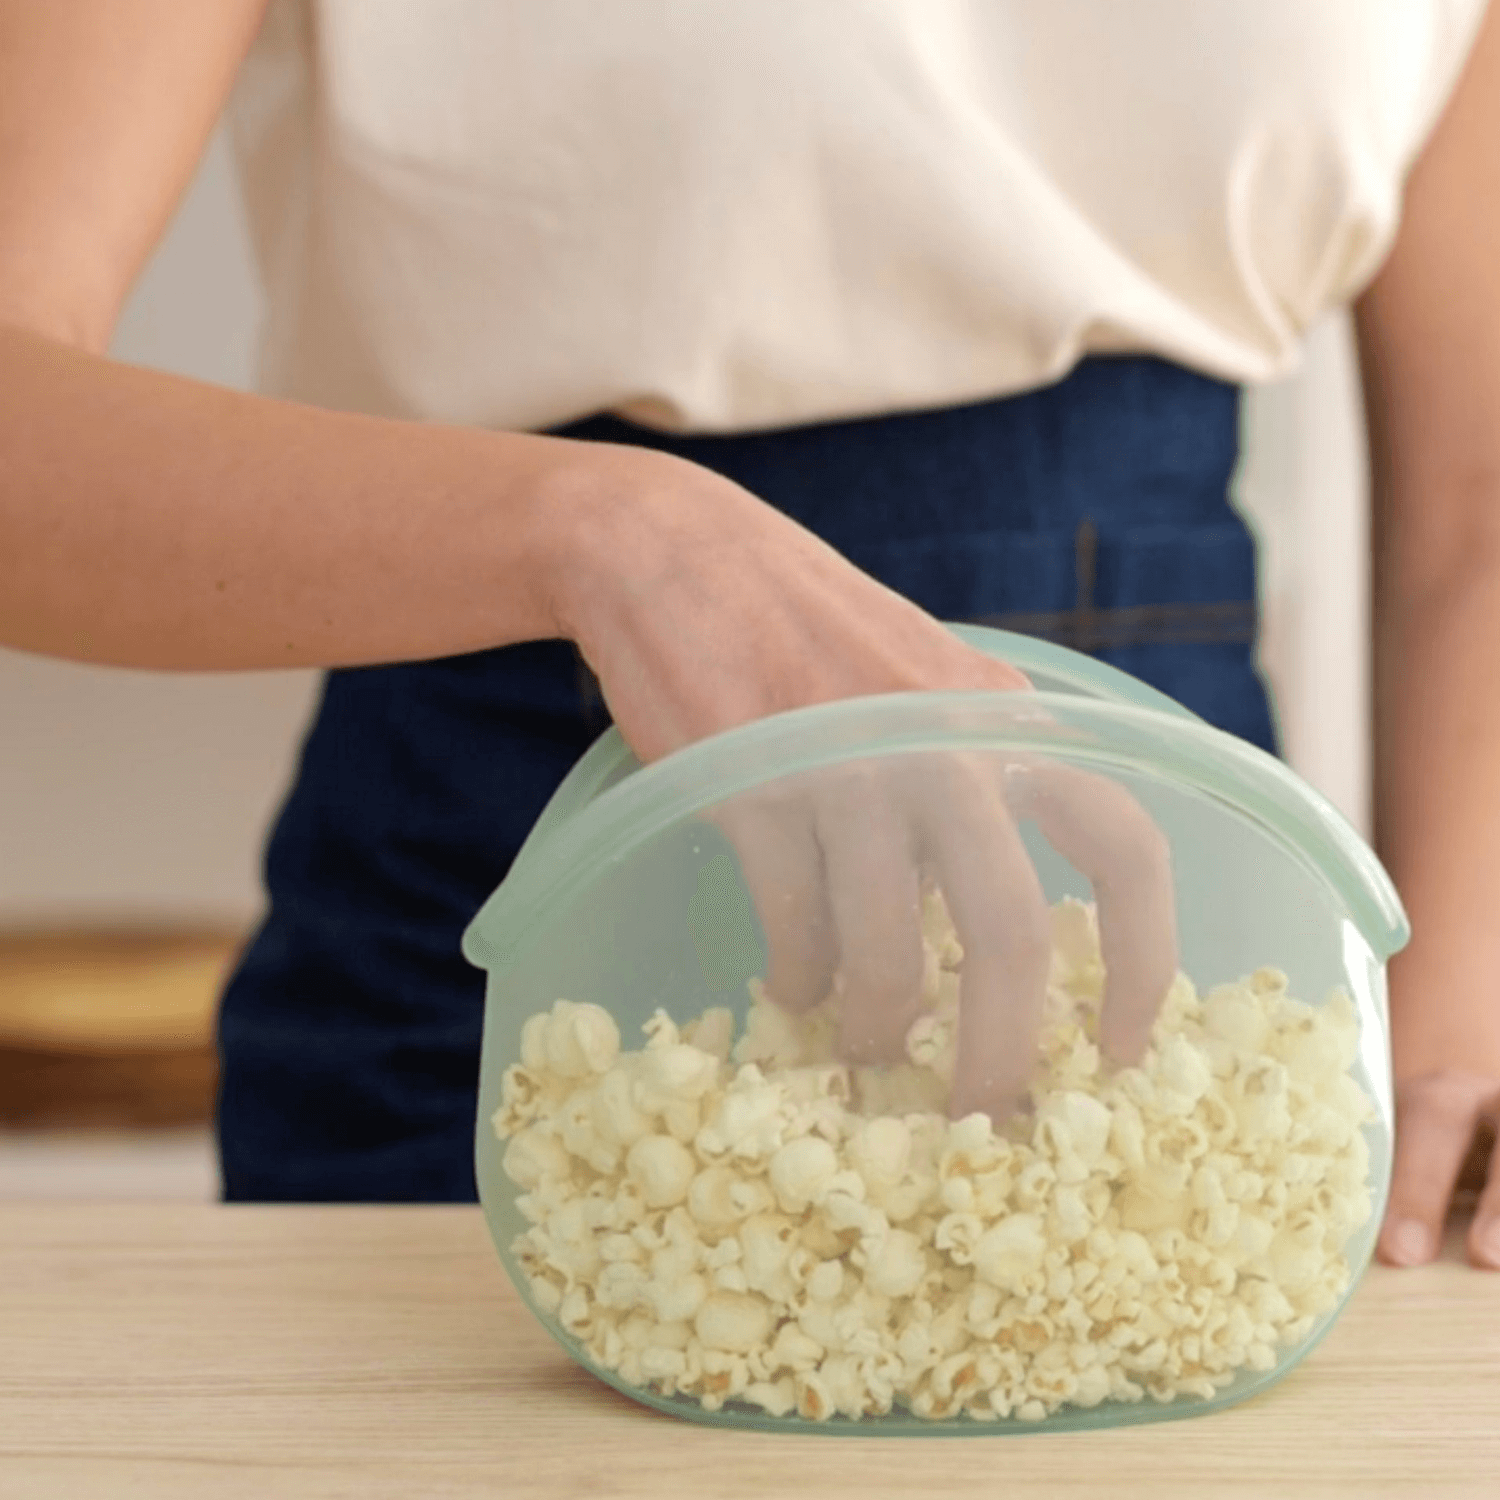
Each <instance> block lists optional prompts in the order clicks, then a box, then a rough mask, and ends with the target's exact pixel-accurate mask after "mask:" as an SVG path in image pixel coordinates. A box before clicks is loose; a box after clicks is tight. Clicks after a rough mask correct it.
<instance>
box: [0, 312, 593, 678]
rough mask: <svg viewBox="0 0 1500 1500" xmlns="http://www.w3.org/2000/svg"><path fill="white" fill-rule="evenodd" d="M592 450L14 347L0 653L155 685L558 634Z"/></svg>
mask: <svg viewBox="0 0 1500 1500" xmlns="http://www.w3.org/2000/svg"><path fill="white" fill-rule="evenodd" d="M597 466H598V460H597V459H596V458H594V457H593V456H592V455H587V456H586V455H585V454H584V445H581V444H574V443H565V442H562V441H560V440H556V439H550V438H543V437H533V436H527V435H521V434H504V433H490V432H483V431H475V430H468V429H461V428H452V427H435V426H424V425H421V424H417V423H409V422H395V421H385V420H380V419H376V418H370V417H363V416H355V415H346V414H342V413H334V412H326V411H321V410H317V409H315V408H311V407H303V406H297V405H294V404H291V403H286V402H278V401H270V400H264V399H260V398H257V397H253V396H245V395H240V394H236V393H233V392H229V391H224V390H220V389H216V388H214V387H211V386H206V385H202V384H199V383H196V382H193V381H188V380H182V379H178V378H175V377H171V376H165V375H159V374H154V373H149V372H146V371H143V370H138V369H133V368H130V367H126V366H122V365H118V364H114V363H112V362H110V361H107V360H105V359H101V358H98V357H95V356H93V355H89V354H84V353H80V352H77V351H75V350H73V349H71V348H68V347H66V346H64V345H62V344H61V343H57V342H53V341H52V340H50V339H47V338H44V337H41V336H39V335H37V334H33V333H31V332H29V331H24V330H21V329H14V328H0V643H4V644H6V645H11V646H17V647H20V648H22V649H26V650H32V651H37V652H42V653H46V654H51V655H57V656H65V657H72V658H75V659H79V660H86V661H96V662H110V663H118V664H126V665H133V666H141V667H156V668H251V667H277V666H288V667H290V666H307V665H345V664H355V663H365V662H375V661H388V660H409V659H419V658H426V657H433V656H441V655H448V654H454V653H458V652H463V651H470V650H477V649H481V648H484V647H488V646H493V645H498V644H503V643H506V642H510V641H519V640H528V639H539V638H544V637H547V636H550V635H555V634H558V633H559V628H558V622H557V616H556V601H555V599H554V598H553V595H552V589H553V587H554V584H555V582H556V580H557V579H558V578H559V577H560V576H561V572H562V571H563V561H564V556H565V554H566V552H567V548H568V533H567V526H568V515H567V511H568V505H567V497H568V496H569V495H570V494H572V493H574V492H575V491H576V489H577V485H576V484H575V482H574V481H575V478H576V476H577V475H578V474H579V473H590V472H592V470H593V469H594V468H596V467H597Z"/></svg>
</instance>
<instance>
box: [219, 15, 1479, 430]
mask: <svg viewBox="0 0 1500 1500" xmlns="http://www.w3.org/2000/svg"><path fill="white" fill-rule="evenodd" d="M1482 10H1483V0H1128V3H1122V0H425V3H422V4H414V3H411V0H273V5H272V9H271V12H270V14H269V16H268V18H267V21H266V24H265V26H264V29H263V32H262V35H261V37H260V39H259V40H258V42H257V44H256V47H255V49H254V51H253V53H252V56H251V57H250V59H249V61H248V62H247V65H246V67H245V69H244V72H243V75H242V78H241V80H240V84H239V86H238V89H237V92H236V97H235V100H234V103H233V107H232V123H233V128H234V135H235V140H236V143H237V148H238V151H239V153H240V156H241V160H242V162H243V166H244V170H245V181H246V188H247V201H248V205H249V211H250V217H251V224H252V230H253V235H254V240H255V244H256V249H257V254H258V257H259V261H260V266H261V270H262V274H263V276H264V279H265V283H266V287H267V291H268V294H269V313H268V320H267V325H266V330H265V345H264V359H263V384H264V387H265V388H266V389H267V390H270V391H272V392H274V393H277V394H281V395H286V396H291V397H294V398H298V399H302V400H306V401H311V402H315V403H319V404H323V405H328V406H335V407H344V408H358V409H361V410H366V411H371V412H376V413H383V414H390V415H399V416H407V417H415V418H426V419H435V420H443V421H452V422H465V423H477V424H484V425H491V426H505V427H522V428H525V427H538V426H544V425H548V424H553V423H558V422H562V421H565V420H568V419H570V418H574V417H578V416H582V415H585V414H589V413H593V412H596V411H600V410H614V411H618V412H621V413H623V414H625V415H628V416H631V417H634V418H635V419H637V420H640V421H645V422H649V423H654V424H657V425H661V426H667V427H676V428H686V429H696V430H726V429H728V430H733V429H745V428H756V427H767V426H779V425H785V424H792V423H800V422H808V421H815V420H824V419H830V418H837V417H841V416H850V415H857V414H869V413H876V412H882V411H891V410H901V409H911V408H918V407H927V406H937V405H947V404H956V403H961V402H965V401H972V400H977V399H982V398H985V397H989V396H995V395H1001V394H1005V393H1009V392H1013V391H1017V390H1022V389H1026V388H1028V387H1033V386H1036V385H1039V384H1044V383H1046V382H1048V381H1051V380H1053V379H1055V378H1057V377H1059V376H1060V375H1062V374H1063V373H1065V372H1066V371H1067V369H1068V368H1069V367H1070V366H1071V365H1072V364H1073V363H1074V362H1075V361H1076V360H1077V359H1078V358H1079V357H1080V356H1081V355H1083V354H1085V353H1088V352H1092V351H1124V350H1142V351H1151V352H1155V353H1159V354H1162V355H1165V356H1167V357H1169V358H1173V359H1176V360H1179V361H1181V362H1183V363H1185V364H1188V365H1191V366H1194V367H1196V368H1199V369H1201V370H1204V371H1207V372H1209V373H1212V374H1216V375H1219V376H1223V377H1226V378H1229V379H1234V380H1243V381H1257V380H1265V379H1268V378H1272V377H1275V376H1278V375H1281V374H1283V373H1285V372H1286V371H1287V370H1288V369H1289V368H1290V367H1291V366H1292V365H1293V364H1294V362H1295V359H1296V353H1297V349H1298V344H1299V338H1300V335H1301V334H1302V332H1303V330H1304V329H1305V328H1306V327H1307V326H1308V324H1309V322H1310V321H1311V320H1312V319H1314V318H1315V317H1316V316H1317V315H1318V314H1319V313H1320V312H1322V311H1323V310H1324V309H1326V308H1329V307H1330V306H1333V305H1335V304H1338V303H1340V302H1342V301H1344V300H1346V299H1348V298H1349V297H1351V296H1352V295H1353V294H1354V293H1356V292H1357V291H1358V290H1359V289H1360V288H1361V287H1362V286H1363V285H1364V284H1365V283H1366V282H1367V281H1368V280H1369V278H1370V277H1371V276H1372V275H1373V273H1374V272H1375V270H1376V268H1377V266H1378V265H1379V263H1380V261H1381V259H1382V257H1383V255H1384V254H1385V252H1386V251H1387V249H1388V248H1389V245H1390V243H1391V239H1392V236H1393V233H1394V231H1395V227H1396V223H1397V220H1398V216H1399V212H1400V203H1401V189H1402V182H1403V178H1404V175H1405V173H1406V172H1407V170H1408V168H1409V167H1410V165H1411V164H1412V162H1413V160H1414V158H1415V156H1416V154H1417V152H1418V150H1419V149H1420V147H1421V145H1422V143H1423V141H1424V139H1425V137H1426V136H1427V134H1428V132H1429V130H1430V128H1431V127H1432V125H1433V123H1434V121H1435V119H1436V117H1437V114H1438V112H1439V111H1440V109H1441V107H1442V104H1443V101H1444V99H1445V98H1446V96H1447V94H1448V92H1449V90H1450V89H1451V87H1452V85H1453V83H1454V81H1455V79H1456V76H1457V73H1458V71H1459V69H1460V67H1461V66H1462V62H1463V59H1464V57H1465V55H1466V52H1467V49H1468V47H1469V45H1470V42H1471V40H1472V38H1473V35H1474V32H1475V30H1476V28H1477V23H1478V20H1479V17H1480V14H1481V12H1482Z"/></svg>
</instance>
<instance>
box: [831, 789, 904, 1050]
mask: <svg viewBox="0 0 1500 1500" xmlns="http://www.w3.org/2000/svg"><path fill="white" fill-rule="evenodd" d="M892 770H893V768H892V767H890V766H885V767H881V766H874V767H869V768H866V767H851V768H848V769H846V770H844V771H842V772H840V773H839V774H838V775H837V776H836V777H831V778H830V779H829V780H828V781H827V783H826V784H824V785H822V786H820V788H819V790H818V792H817V795H816V799H815V808H816V812H815V816H816V824H817V836H818V841H819V843H820V844H821V845H822V848H823V860H824V868H825V870H826V871H827V878H828V904H829V906H830V908H831V910H832V912H833V922H834V927H835V928H836V930H837V933H838V950H839V985H840V989H841V996H840V1004H839V1028H840V1050H841V1053H842V1055H843V1056H844V1057H846V1058H847V1059H848V1060H849V1061H850V1062H854V1063H859V1064H861V1065H864V1066H874V1065H877V1064H883V1063H894V1062H901V1061H903V1060H904V1057H905V1042H906V1033H907V1031H908V1030H909V1029H910V1027H911V1023H912V1022H913V1021H914V1020H916V1018H917V1014H918V1012H919V1010H920V1008H921V1001H922V974H923V967H924V959H923V951H922V909H921V888H920V880H919V875H918V870H917V863H916V858H915V852H914V848H913V843H912V833H911V827H910V824H909V823H908V821H907V817H906V812H905V808H904V807H903V806H902V805H901V803H900V801H899V800H898V797H897V795H896V785H895V778H894V777H893V774H892ZM897 774H899V773H897Z"/></svg>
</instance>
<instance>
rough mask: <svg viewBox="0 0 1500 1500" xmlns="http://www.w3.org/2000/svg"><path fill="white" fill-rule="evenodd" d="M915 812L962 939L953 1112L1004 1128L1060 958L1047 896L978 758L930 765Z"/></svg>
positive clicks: (1030, 1062)
mask: <svg viewBox="0 0 1500 1500" xmlns="http://www.w3.org/2000/svg"><path fill="white" fill-rule="evenodd" d="M917 784H918V787H919V791H918V795H917V798H916V807H915V813H916V817H917V818H918V820H919V821H918V826H919V828H920V831H921V837H922V847H923V850H924V852H925V853H926V854H927V855H928V857H929V858H930V859H931V860H932V862H933V864H934V865H935V867H936V869H937V874H938V882H939V884H940V885H941V887H942V890H943V896H944V899H945V900H946V902H947V905H948V913H949V915H950V916H951V917H952V919H953V925H954V928H955V929H956V931H957V933H958V939H959V942H960V943H961V944H962V945H963V951H964V957H963V969H962V974H961V977H960V981H959V1022H958V1048H957V1052H958V1055H957V1061H956V1063H955V1066H954V1073H953V1093H952V1100H951V1103H950V1106H949V1108H950V1112H951V1113H952V1115H953V1116H954V1117H955V1118H961V1117H963V1116H965V1115H968V1114H973V1113H976V1112H977V1113H984V1114H988V1115H989V1116H990V1117H991V1118H992V1119H993V1120H995V1122H996V1123H997V1124H998V1123H1000V1122H1002V1121H1004V1120H1005V1119H1007V1118H1008V1117H1009V1116H1010V1115H1012V1114H1014V1113H1015V1111H1016V1109H1017V1108H1018V1107H1019V1106H1020V1105H1021V1103H1022V1101H1023V1100H1024V1099H1025V1096H1026V1092H1027V1089H1028V1088H1029V1087H1030V1084H1031V1081H1032V1077H1033V1075H1034V1073H1035V1070H1036V1061H1037V1057H1036V1043H1037V1034H1038V1032H1039V1031H1040V1029H1041V1019H1042V1007H1043V1004H1044V1003H1045V1000H1046V994H1047V973H1048V969H1049V966H1050V964H1051V954H1052V942H1051V924H1050V920H1049V915H1048V909H1047V901H1046V897H1045V896H1044V894H1043V892H1042V887H1041V882H1040V881H1039V880H1038V879H1037V874H1036V871H1035V869H1033V867H1032V863H1031V858H1030V856H1029V855H1028V854H1027V852H1026V846H1025V844H1024V843H1022V841H1021V836H1020V833H1019V832H1018V831H1017V829H1016V826H1015V823H1014V821H1013V820H1012V818H1011V816H1010V812H1009V810H1008V809H1007V808H1006V806H1005V803H1004V801H1003V800H1002V798H1001V796H1000V794H999V792H998V790H997V789H996V786H995V782H994V775H993V770H992V768H990V767H988V766H986V765H984V764H983V763H982V762H981V763H979V764H975V763H973V762H972V760H971V759H970V758H967V757H959V756H951V757H943V758H942V761H941V762H937V761H936V760H934V761H932V762H929V763H928V766H927V768H926V770H925V773H924V774H923V775H921V776H920V778H919V779H918V783H917Z"/></svg>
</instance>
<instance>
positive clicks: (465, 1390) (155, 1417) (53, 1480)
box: [0, 1205, 1500, 1500]
mask: <svg viewBox="0 0 1500 1500" xmlns="http://www.w3.org/2000/svg"><path fill="white" fill-rule="evenodd" d="M918 1493H925V1494H928V1495H933V1496H953V1497H958V1496H964V1497H970V1496H981V1495H988V1494H1003V1495H1005V1496H1006V1497H1007V1500H1010V1497H1031V1496H1038V1497H1040V1496H1046V1497H1049V1500H1083V1497H1085V1496H1088V1497H1094V1496H1097V1495H1099V1494H1108V1495H1110V1496H1113V1497H1127V1500H1128V1497H1150V1500H1184V1497H1189V1496H1191V1497H1194V1500H1199V1497H1218V1496H1224V1497H1228V1500H1249V1497H1252V1496H1253V1497H1257V1500H1260V1497H1275V1500H1313V1497H1325V1496H1327V1497H1354V1496H1358V1497H1361V1500H1378V1497H1397V1496H1399V1497H1412V1500H1415V1497H1423V1500H1428V1497H1434V1500H1495V1497H1496V1495H1497V1494H1500V1276H1494V1275H1486V1274H1485V1273H1483V1272H1479V1271H1475V1270H1472V1269H1470V1268H1468V1267H1467V1266H1465V1265H1463V1264H1462V1263H1461V1259H1460V1247H1459V1244H1458V1241H1457V1239H1456V1238H1455V1239H1454V1240H1453V1241H1452V1242H1451V1244H1450V1248H1449V1259H1447V1260H1446V1261H1444V1262H1442V1263H1440V1264H1438V1265H1435V1266H1432V1267H1429V1268H1426V1269H1423V1270H1420V1271H1405V1272H1397V1271H1389V1270H1384V1269H1377V1270H1375V1271H1372V1272H1371V1274H1370V1276H1369V1277H1368V1278H1367V1280H1366V1281H1365V1283H1364V1285H1363V1286H1362V1287H1361V1289H1360V1291H1359V1293H1358V1294H1357V1296H1356V1299H1355V1301H1354V1304H1353V1305H1352V1307H1351V1308H1350V1310H1349V1312H1348V1313H1347V1314H1346V1316H1345V1317H1344V1319H1343V1320H1342V1321H1341V1322H1340V1324H1339V1325H1338V1327H1337V1328H1336V1329H1335V1330H1334V1332H1333V1333H1332V1334H1331V1335H1330V1337H1329V1338H1328V1340H1327V1341H1326V1342H1325V1343H1324V1344H1323V1345H1322V1346H1321V1348H1319V1349H1318V1350H1317V1351H1316V1352H1315V1353H1314V1354H1313V1355H1312V1356H1311V1357H1310V1358H1309V1359H1308V1361H1307V1362H1306V1363H1305V1364H1303V1365H1302V1366H1301V1367H1300V1368H1299V1369H1298V1370H1297V1371H1294V1372H1293V1374H1292V1375H1290V1376H1289V1377H1288V1378H1287V1380H1285V1381H1284V1382H1283V1383H1282V1384H1281V1385H1280V1386H1278V1387H1277V1388H1276V1389H1275V1390H1273V1391H1272V1392H1270V1393H1269V1394H1268V1395H1266V1396H1263V1397H1262V1398H1260V1399H1259V1400H1256V1401H1254V1402H1251V1403H1249V1404H1247V1405H1244V1406H1241V1407H1237V1408H1234V1409H1232V1410H1230V1411H1227V1412H1223V1413H1220V1414H1218V1415H1215V1416H1211V1417H1205V1418H1201V1419H1198V1420H1192V1421H1184V1422H1174V1423H1165V1424H1160V1425H1156V1426H1151V1427H1139V1428H1132V1429H1126V1430H1121V1431H1116V1432H1110V1433H1086V1434H1072V1435H1048V1434H1032V1435H1027V1436H1024V1437H1019V1438H994V1437H988V1436H985V1437H974V1438H967V1439H953V1440H943V1439H931V1440H911V1439H907V1440H889V1439H868V1438H844V1439H826V1438H782V1437H767V1436H763V1435H756V1434H744V1435H741V1434H737V1433H725V1432H714V1431H709V1430H705V1429H702V1428H699V1427H695V1426H692V1425H689V1424H687V1423H683V1422H679V1421H675V1420H673V1419H671V1418H668V1417H662V1416H659V1415H656V1414H654V1413H651V1412H649V1411H646V1410H644V1409H642V1408H639V1407H637V1406H635V1405H634V1404H633V1403H631V1402H629V1401H627V1400H625V1399H624V1398H623V1397H621V1396H619V1395H617V1394H615V1393H614V1392H612V1391H610V1390H608V1389H607V1388H605V1387H603V1386H601V1385H599V1384H598V1383H597V1382H595V1381H593V1380H592V1379H591V1378H590V1377H588V1376H587V1375H585V1374H584V1373H583V1372H582V1371H581V1370H579V1369H578V1368H577V1367H576V1366H575V1365H573V1364H572V1362H571V1361H570V1360H569V1359H568V1358H567V1357H566V1356H565V1355H564V1354H563V1353H562V1352H561V1351H560V1350H559V1349H558V1348H557V1347H556V1346H555V1345H554V1344H553V1343H552V1342H551V1340H550V1339H549V1338H548V1337H547V1336H546V1335H545V1334H544V1333H542V1332H541V1331H540V1329H539V1328H538V1327H537V1326H535V1325H534V1323H533V1322H532V1321H531V1319H530V1317H529V1315H528V1314H527V1313H526V1312H525V1311H524V1310H523V1309H522V1307H521V1305H520V1303H519V1302H518V1301H517V1299H516V1298H515V1296H514V1294H513V1293H512V1292H511V1290H510V1286H509V1283H508V1282H507V1281H506V1279H505V1276H504V1273H503V1272H502V1270H501V1269H500V1265H499V1262H498V1261H497V1260H496V1258H495V1256H494V1253H493V1251H492V1250H491V1249H490V1246H489V1242H488V1240H487V1238H486V1236H485V1232H484V1227H483V1222H482V1220H481V1219H480V1217H479V1214H478V1212H477V1210H474V1209H468V1208H280V1207H278V1208H225V1207H217V1206H215V1207H208V1206H204V1207H161V1206H148V1205H129V1206H114V1207H88V1206H52V1205H22V1206H13V1207H9V1208H0V1500H55V1497H63V1496H66V1497H69V1500H72V1497H75V1496H90V1497H103V1500H135V1497H142V1500H145V1497H150V1500H187V1497H210V1496H211V1497H215V1500H239V1497H241V1496H243V1497H246V1500H249V1497H255V1500H261V1497H266V1496H272V1497H276V1500H303V1497H317V1500H342V1497H350V1500H353V1497H360V1500H383V1497H387V1496H390V1497H396V1496H401V1497H408V1496H411V1497H422V1500H460V1497H464V1500H467V1497H471V1496H472V1497H479V1496H485V1497H496V1496H500V1497H508V1496H523V1495H524V1496H526V1497H528V1500H563V1497H575V1496H578V1497H582V1496H590V1497H614V1496H619V1497H639V1500H648V1497H649V1500H673V1497H678V1496H683V1497H686V1496H692V1497H695V1500H696V1497H719V1496H723V1497H747V1500H748V1497H751V1496H755V1497H762V1496H785V1497H800V1496H808V1497H812V1496H817V1497H819V1500H842V1497H847V1500H856V1497H859V1500H866V1497H872V1500H880V1497H897V1496H900V1497H906V1496H911V1495H915V1494H918Z"/></svg>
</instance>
